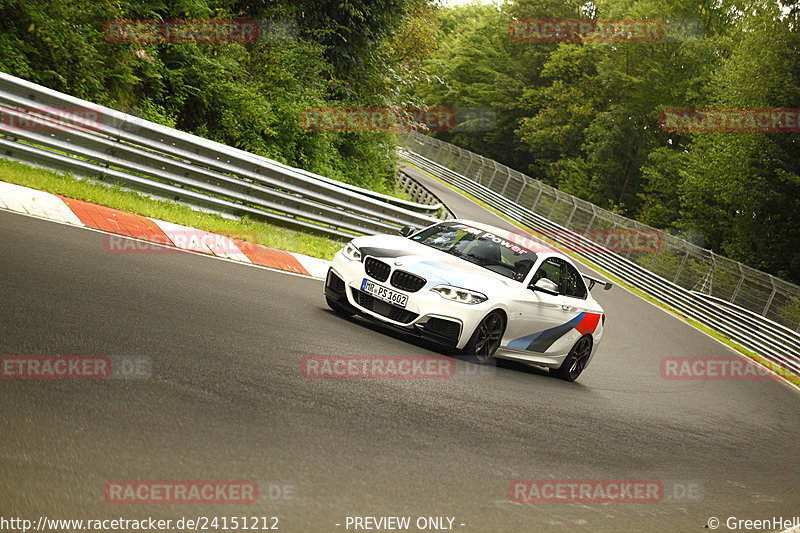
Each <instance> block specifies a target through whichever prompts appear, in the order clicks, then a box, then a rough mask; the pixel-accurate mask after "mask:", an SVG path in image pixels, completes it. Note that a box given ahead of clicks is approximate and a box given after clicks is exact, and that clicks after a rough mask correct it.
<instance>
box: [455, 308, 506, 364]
mask: <svg viewBox="0 0 800 533" xmlns="http://www.w3.org/2000/svg"><path fill="white" fill-rule="evenodd" d="M505 329H506V320H505V318H504V317H503V314H502V313H500V312H499V311H492V312H491V313H489V314H488V315H486V316H485V317H484V318H483V320H481V322H480V324H478V327H476V328H475V331H474V332H473V333H472V337H470V339H469V342H468V343H467V345H466V346H465V347H464V353H466V354H467V355H468V356H470V357H471V358H472V359H474V361H475V362H476V363H479V364H482V365H485V364H486V363H488V362H489V361H491V360H492V359H493V358H494V353H495V352H496V351H497V349H498V348H499V347H500V341H502V340H503V332H504V331H505Z"/></svg>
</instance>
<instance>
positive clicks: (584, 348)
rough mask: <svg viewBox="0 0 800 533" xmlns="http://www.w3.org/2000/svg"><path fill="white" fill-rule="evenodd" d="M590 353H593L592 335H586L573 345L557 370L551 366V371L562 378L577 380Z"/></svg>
mask: <svg viewBox="0 0 800 533" xmlns="http://www.w3.org/2000/svg"><path fill="white" fill-rule="evenodd" d="M590 355H592V337H591V336H590V335H584V336H583V337H581V338H580V339H578V342H576V343H575V344H574V345H573V346H572V349H571V350H570V351H569V354H567V357H566V358H565V359H564V362H563V363H561V366H560V367H558V369H557V370H556V369H552V368H551V369H550V372H551V373H554V374H555V375H556V376H557V377H559V378H561V379H564V380H567V381H575V380H576V379H578V376H580V375H581V372H583V369H584V368H586V363H587V362H589V356H590Z"/></svg>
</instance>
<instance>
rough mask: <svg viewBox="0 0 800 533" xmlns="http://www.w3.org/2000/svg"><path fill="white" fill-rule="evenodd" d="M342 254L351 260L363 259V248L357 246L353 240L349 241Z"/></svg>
mask: <svg viewBox="0 0 800 533" xmlns="http://www.w3.org/2000/svg"><path fill="white" fill-rule="evenodd" d="M342 255H343V256H344V257H345V258H346V259H349V260H350V261H361V250H359V249H358V248H356V247H355V245H354V244H353V243H352V242H348V243H347V246H345V247H344V248H342Z"/></svg>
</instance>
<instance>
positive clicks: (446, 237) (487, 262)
mask: <svg viewBox="0 0 800 533" xmlns="http://www.w3.org/2000/svg"><path fill="white" fill-rule="evenodd" d="M411 240H414V241H417V242H421V243H422V244H425V245H427V246H430V247H431V248H435V249H437V250H440V251H442V252H446V253H448V254H450V255H454V256H456V257H459V258H461V259H464V260H465V261H469V262H470V263H474V264H476V265H479V266H482V267H484V268H486V269H488V270H491V271H492V272H496V273H498V274H501V275H503V276H505V277H507V278H511V279H513V280H515V281H522V280H524V279H525V276H527V275H528V272H530V270H531V268H532V267H533V265H534V264H535V263H536V254H535V253H534V252H532V251H530V250H528V249H527V248H524V247H522V246H520V245H518V244H515V243H513V242H511V241H508V240H506V239H503V238H502V237H498V236H497V235H494V234H493V233H489V232H488V231H483V230H481V229H478V228H473V227H471V226H467V225H465V224H439V225H438V226H433V227H431V228H428V229H425V230H422V231H421V232H419V233H417V234H416V235H414V236H412V237H411Z"/></svg>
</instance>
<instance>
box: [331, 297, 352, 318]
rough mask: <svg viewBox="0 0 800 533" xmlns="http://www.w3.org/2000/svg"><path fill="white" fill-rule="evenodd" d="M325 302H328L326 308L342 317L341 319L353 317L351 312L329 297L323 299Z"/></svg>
mask: <svg viewBox="0 0 800 533" xmlns="http://www.w3.org/2000/svg"><path fill="white" fill-rule="evenodd" d="M325 301H326V302H328V307H330V308H331V309H333V310H334V312H336V314H337V315H340V316H343V317H351V316H353V312H352V311H351V310H350V309H348V308H347V307H345V306H343V305H342V304H340V303H339V302H337V301H336V300H334V299H333V298H331V297H330V296H326V297H325Z"/></svg>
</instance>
